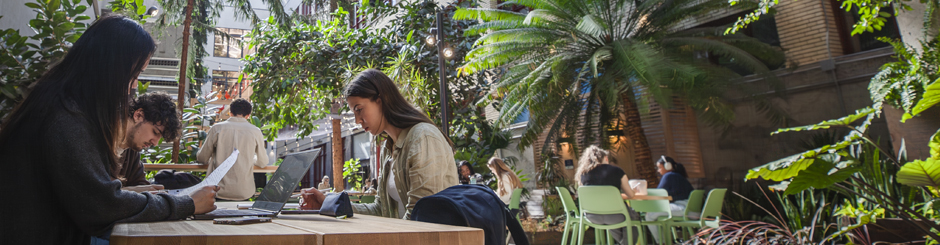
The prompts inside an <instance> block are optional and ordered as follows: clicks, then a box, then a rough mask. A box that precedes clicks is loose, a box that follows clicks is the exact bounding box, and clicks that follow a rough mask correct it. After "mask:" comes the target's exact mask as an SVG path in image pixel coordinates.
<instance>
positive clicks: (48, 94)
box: [0, 15, 217, 244]
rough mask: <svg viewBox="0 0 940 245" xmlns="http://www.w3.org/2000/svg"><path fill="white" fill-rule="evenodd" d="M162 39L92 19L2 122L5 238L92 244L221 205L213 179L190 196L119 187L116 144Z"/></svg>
mask: <svg viewBox="0 0 940 245" xmlns="http://www.w3.org/2000/svg"><path fill="white" fill-rule="evenodd" d="M155 50H156V45H155V43H154V41H153V38H151V37H150V34H148V33H147V31H146V30H144V28H143V27H142V26H141V25H140V24H138V23H137V22H135V21H134V20H131V19H129V18H127V17H124V16H120V15H106V16H103V17H101V18H99V19H97V20H95V21H94V22H93V23H92V24H91V26H90V27H88V29H87V30H86V31H85V32H84V33H83V34H82V35H81V37H80V38H78V40H76V41H75V42H74V43H73V44H72V46H71V48H69V50H68V52H66V54H65V56H64V57H63V58H62V60H61V61H59V62H58V63H57V64H55V65H54V66H52V67H51V68H50V69H49V70H48V71H47V72H46V73H45V74H43V75H42V77H40V78H39V79H38V80H37V81H36V82H35V83H34V84H32V85H31V86H30V87H31V88H30V92H29V94H28V95H27V96H26V97H25V98H24V99H23V101H21V102H19V103H18V104H17V105H16V106H15V107H14V108H13V110H12V111H11V112H10V113H9V114H7V116H6V118H5V119H3V120H4V121H3V124H2V126H0V156H3V160H2V161H0V167H2V168H3V169H4V171H8V172H7V173H10V174H8V175H6V176H4V177H3V178H0V192H3V193H4V195H5V196H7V197H8V198H7V199H4V202H3V208H2V209H0V216H2V217H3V218H4V221H5V222H3V225H2V227H0V241H3V242H2V243H4V244H89V243H90V242H91V241H92V240H91V237H92V236H108V235H110V231H111V228H112V227H113V226H114V224H116V223H126V222H150V221H161V220H179V219H183V218H186V217H188V216H190V215H193V214H203V213H207V212H209V211H212V210H214V209H215V190H216V188H217V187H216V186H206V187H204V188H202V189H199V190H198V191H196V192H194V193H193V194H192V195H189V196H174V195H169V194H166V193H160V194H153V193H148V192H143V193H136V192H132V191H124V190H121V181H120V180H118V178H117V177H118V176H116V175H115V173H116V172H117V171H115V170H116V169H117V168H118V166H119V164H120V163H119V162H118V161H117V158H118V157H117V154H115V150H116V149H118V147H117V146H118V145H119V144H120V143H121V142H122V141H123V139H122V138H121V137H122V135H123V134H124V132H123V131H124V130H126V128H127V124H128V123H129V122H128V120H126V119H127V115H128V112H129V111H130V101H131V100H130V99H129V96H130V91H131V89H132V88H135V86H136V84H137V82H136V80H137V76H138V75H139V74H140V72H141V71H143V70H144V69H145V68H146V66H147V64H148V63H149V61H150V56H151V55H153V53H154V51H155Z"/></svg>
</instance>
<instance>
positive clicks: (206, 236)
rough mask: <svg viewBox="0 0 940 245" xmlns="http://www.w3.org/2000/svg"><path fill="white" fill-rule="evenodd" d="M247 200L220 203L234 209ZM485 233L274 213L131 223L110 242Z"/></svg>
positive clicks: (408, 240)
mask: <svg viewBox="0 0 940 245" xmlns="http://www.w3.org/2000/svg"><path fill="white" fill-rule="evenodd" d="M245 203H250V202H218V203H217V206H219V207H220V208H227V209H236V207H237V205H238V204H245ZM483 239H484V237H483V230H481V229H477V228H470V227H460V226H450V225H440V224H432V223H425V222H417V221H410V220H402V219H391V218H384V217H378V216H370V215H360V214H357V215H355V216H353V217H352V218H348V219H336V218H333V217H329V216H323V215H318V214H314V215H278V217H277V218H275V219H274V220H273V221H272V222H271V223H260V224H249V225H216V224H212V221H211V220H186V221H165V222H151V223H130V224H118V225H115V226H114V231H113V232H112V233H111V244H116V245H119V244H166V243H171V244H181V243H182V244H317V245H331V244H367V245H374V244H390V245H397V244H401V245H404V244H419V245H421V244H456V245H480V244H483V243H484V241H483Z"/></svg>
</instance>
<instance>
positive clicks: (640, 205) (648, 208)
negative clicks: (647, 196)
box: [630, 200, 673, 244]
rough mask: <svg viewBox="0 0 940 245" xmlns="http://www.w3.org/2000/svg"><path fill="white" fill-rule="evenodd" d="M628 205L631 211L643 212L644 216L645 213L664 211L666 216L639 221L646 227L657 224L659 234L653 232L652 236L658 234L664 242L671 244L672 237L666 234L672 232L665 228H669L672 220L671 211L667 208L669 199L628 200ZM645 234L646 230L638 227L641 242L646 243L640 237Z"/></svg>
mask: <svg viewBox="0 0 940 245" xmlns="http://www.w3.org/2000/svg"><path fill="white" fill-rule="evenodd" d="M630 207H631V208H633V211H637V212H638V213H641V214H643V215H644V216H645V215H646V214H647V213H665V214H666V216H661V217H659V218H656V220H653V221H646V220H643V221H640V224H641V225H642V226H640V227H646V226H647V225H655V226H659V227H660V228H659V234H653V235H654V236H659V237H661V238H663V239H662V241H665V243H666V244H672V240H673V239H671V238H672V237H671V236H667V235H672V232H669V231H667V229H666V228H669V227H670V226H669V223H670V220H672V211H671V209H670V208H669V200H630ZM645 236H646V232H645V231H643V229H640V237H641V239H640V240H641V241H643V244H646V242H645V240H646V239H642V238H643V237H645Z"/></svg>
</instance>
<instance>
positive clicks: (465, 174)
mask: <svg viewBox="0 0 940 245" xmlns="http://www.w3.org/2000/svg"><path fill="white" fill-rule="evenodd" d="M457 169H458V171H460V172H459V173H458V176H459V177H460V184H461V185H466V184H470V178H473V175H474V174H476V172H474V171H473V166H472V165H470V162H468V161H460V167H458V168H457Z"/></svg>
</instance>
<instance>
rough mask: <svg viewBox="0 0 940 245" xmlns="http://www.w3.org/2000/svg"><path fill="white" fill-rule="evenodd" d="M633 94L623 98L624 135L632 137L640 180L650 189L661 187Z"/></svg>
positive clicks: (629, 93) (634, 158)
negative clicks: (625, 121)
mask: <svg viewBox="0 0 940 245" xmlns="http://www.w3.org/2000/svg"><path fill="white" fill-rule="evenodd" d="M632 95H633V92H632V91H628V92H626V93H624V94H623V95H622V96H621V100H623V113H624V114H625V116H626V120H627V123H626V125H625V127H624V131H625V132H624V133H626V134H627V136H629V137H630V140H631V141H632V142H630V145H631V146H633V163H634V164H636V170H637V171H638V172H639V173H640V178H643V179H646V182H647V184H648V185H649V186H650V187H655V186H658V185H659V176H657V175H656V169H655V167H653V153H652V152H651V151H650V144H649V142H647V141H646V133H645V132H643V123H642V121H641V120H640V110H639V109H637V107H636V103H634V102H633V100H631V98H630V97H628V96H632Z"/></svg>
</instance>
